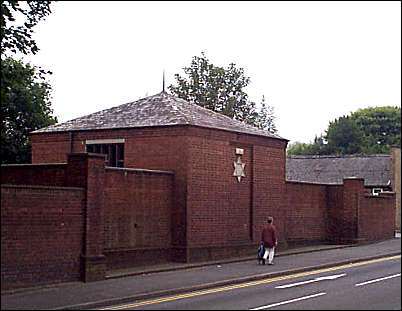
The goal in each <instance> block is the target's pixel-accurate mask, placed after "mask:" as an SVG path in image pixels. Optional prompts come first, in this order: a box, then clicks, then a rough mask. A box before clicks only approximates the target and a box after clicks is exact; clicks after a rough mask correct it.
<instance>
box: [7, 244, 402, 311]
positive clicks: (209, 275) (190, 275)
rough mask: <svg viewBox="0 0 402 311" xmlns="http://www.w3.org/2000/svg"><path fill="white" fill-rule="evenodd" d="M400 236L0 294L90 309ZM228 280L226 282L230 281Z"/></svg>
mask: <svg viewBox="0 0 402 311" xmlns="http://www.w3.org/2000/svg"><path fill="white" fill-rule="evenodd" d="M400 241H401V240H400V239H396V238H395V239H391V240H387V241H383V242H379V243H373V244H368V245H360V246H353V247H341V248H336V249H326V250H321V251H312V249H311V248H310V249H307V248H306V249H305V250H306V251H307V252H301V250H300V252H299V253H293V254H290V253H287V254H286V253H283V254H278V256H277V258H276V259H275V262H276V264H275V265H274V266H263V265H258V264H257V260H256V259H253V260H245V261H240V262H231V263H223V262H221V263H219V264H217V263H215V264H214V265H204V266H198V267H187V268H183V269H180V270H171V271H165V272H158V273H156V272H152V271H151V272H149V273H142V274H137V275H135V276H127V277H119V278H110V279H108V280H103V281H98V282H93V283H81V282H74V283H70V284H61V285H55V286H53V287H47V288H42V289H40V290H33V291H26V292H15V293H5V294H3V293H2V299H1V308H2V309H10V310H11V309H31V310H37V309H42V310H43V309H89V308H94V307H99V306H103V305H107V304H111V303H116V304H117V303H124V302H127V301H129V300H133V299H139V298H142V299H146V298H152V297H156V296H158V295H161V294H165V295H167V294H174V293H179V292H184V291H191V290H195V289H201V288H208V287H212V286H220V285H224V284H229V283H235V282H243V281H246V280H252V279H258V278H266V277H270V276H273V275H277V274H288V273H292V272H294V271H301V270H306V269H307V270H308V269H310V270H311V269H313V268H317V267H323V266H330V265H337V264H342V263H349V262H353V261H358V260H363V259H364V260H365V259H370V258H375V257H376V258H378V257H384V256H387V255H393V254H400V253H401V242H400ZM316 249H318V248H317V247H316ZM228 282H229V283H228Z"/></svg>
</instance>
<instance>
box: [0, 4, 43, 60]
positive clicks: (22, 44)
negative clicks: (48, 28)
mask: <svg viewBox="0 0 402 311" xmlns="http://www.w3.org/2000/svg"><path fill="white" fill-rule="evenodd" d="M50 2H51V1H16V0H11V1H1V16H0V26H1V29H0V35H1V55H2V56H1V57H2V58H3V57H8V56H10V55H9V54H10V53H17V52H20V53H22V54H30V53H32V54H35V53H36V52H38V50H39V49H38V47H37V45H36V42H35V40H33V39H32V34H33V29H32V28H33V27H34V26H36V25H37V24H38V22H39V21H40V20H42V19H43V18H45V17H46V16H47V15H49V14H50V13H51V9H50ZM19 21H23V22H21V23H18V22H19Z"/></svg>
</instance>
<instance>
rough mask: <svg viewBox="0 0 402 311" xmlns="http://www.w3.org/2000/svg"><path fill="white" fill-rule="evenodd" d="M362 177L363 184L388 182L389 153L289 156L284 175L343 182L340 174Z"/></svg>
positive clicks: (298, 178)
mask: <svg viewBox="0 0 402 311" xmlns="http://www.w3.org/2000/svg"><path fill="white" fill-rule="evenodd" d="M346 177H359V178H364V183H365V185H366V186H387V185H389V182H390V180H391V178H392V177H391V157H390V156H389V155H386V154H379V155H369V156H356V155H345V156H288V157H287V160H286V179H287V180H289V181H301V182H311V183H324V184H342V182H343V178H346Z"/></svg>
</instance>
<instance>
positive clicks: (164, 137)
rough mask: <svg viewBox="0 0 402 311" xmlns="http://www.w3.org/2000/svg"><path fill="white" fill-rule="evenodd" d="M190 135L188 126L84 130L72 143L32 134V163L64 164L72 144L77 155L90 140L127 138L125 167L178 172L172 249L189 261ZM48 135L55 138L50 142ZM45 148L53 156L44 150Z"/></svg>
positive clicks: (178, 257)
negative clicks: (188, 157) (188, 187)
mask: <svg viewBox="0 0 402 311" xmlns="http://www.w3.org/2000/svg"><path fill="white" fill-rule="evenodd" d="M187 133H188V126H174V127H162V128H158V127H154V128H138V129H115V130H98V131H81V132H74V134H73V137H72V143H71V141H70V136H69V134H68V133H53V134H52V135H49V134H33V135H31V140H32V155H33V156H32V162H33V163H38V161H39V162H42V161H44V162H47V161H56V162H57V161H59V162H65V161H66V160H65V159H66V155H65V152H66V150H70V145H72V150H73V151H74V152H84V151H85V140H87V139H109V138H123V139H125V146H124V148H125V151H124V166H125V167H127V168H141V169H144V168H145V169H151V170H165V171H173V172H174V173H175V187H174V189H173V191H174V193H173V198H174V203H173V206H172V211H171V229H172V248H173V249H174V250H175V252H176V255H173V258H174V259H175V260H177V261H186V260H187V250H186V240H187V238H186V234H187V228H186V226H187V224H186V219H187V217H186V195H187V163H188V162H187V138H186V135H187ZM49 136H54V137H53V138H52V139H49ZM46 146H47V148H48V149H49V148H50V149H52V152H53V153H54V154H51V153H48V152H46V151H44V150H45V149H46Z"/></svg>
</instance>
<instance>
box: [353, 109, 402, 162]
mask: <svg viewBox="0 0 402 311" xmlns="http://www.w3.org/2000/svg"><path fill="white" fill-rule="evenodd" d="M351 119H352V120H354V122H355V123H356V125H357V126H358V127H359V128H360V129H361V131H362V132H363V135H364V137H363V142H364V144H363V146H362V152H364V153H367V154H374V153H389V151H390V146H392V145H396V146H399V147H400V146H401V108H400V107H392V106H385V107H369V108H364V109H359V110H357V111H356V112H353V113H352V114H351Z"/></svg>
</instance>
